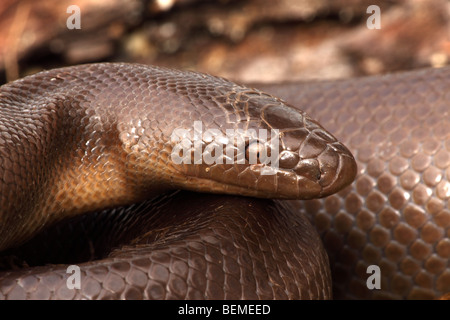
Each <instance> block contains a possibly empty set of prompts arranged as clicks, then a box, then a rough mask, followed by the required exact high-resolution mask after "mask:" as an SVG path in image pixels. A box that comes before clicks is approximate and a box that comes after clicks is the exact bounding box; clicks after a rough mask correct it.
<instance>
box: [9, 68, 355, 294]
mask: <svg viewBox="0 0 450 320" xmlns="http://www.w3.org/2000/svg"><path fill="white" fill-rule="evenodd" d="M195 120H201V121H202V123H203V126H204V130H207V129H216V130H218V131H219V132H222V133H223V134H225V132H226V130H227V129H233V130H235V131H239V130H241V131H239V136H240V137H241V138H242V140H243V141H245V143H246V146H245V149H244V150H242V149H240V150H239V151H238V153H237V154H236V155H235V157H236V158H235V159H234V160H236V159H237V157H238V155H239V152H241V154H242V155H243V157H244V158H245V161H244V163H240V164H236V162H234V163H233V164H209V165H208V164H205V163H203V164H195V165H194V164H176V163H174V162H173V161H172V158H171V157H172V149H173V148H174V146H175V142H173V141H172V140H171V134H172V133H173V132H174V130H175V129H179V128H182V129H185V130H192V128H193V126H194V121H195ZM259 129H266V130H268V131H270V130H274V129H277V130H279V135H277V136H275V137H274V138H273V139H274V141H275V140H276V141H278V145H279V147H278V148H279V149H278V150H276V149H272V150H270V151H271V154H276V152H279V158H278V159H279V167H277V168H276V169H275V171H274V174H272V175H262V174H261V172H262V170H263V169H264V165H263V164H261V163H260V162H258V163H256V164H250V163H249V155H248V154H249V152H250V151H249V150H252V149H253V148H255V144H253V143H252V142H251V141H249V139H250V136H251V131H252V130H259ZM191 132H192V131H191ZM200 142H201V143H202V145H201V147H202V148H203V150H205V148H207V144H208V142H210V141H209V140H208V138H203V140H201V141H200ZM257 148H258V146H257ZM274 148H275V147H274ZM0 150H1V152H2V153H1V157H0V205H1V207H0V235H1V236H0V250H4V249H8V248H11V247H15V246H18V245H20V244H21V243H22V242H24V241H26V240H28V239H29V238H31V237H32V236H33V235H35V234H36V233H38V232H39V231H40V230H42V229H44V228H45V227H46V226H49V225H52V224H54V223H56V222H58V221H60V220H63V219H66V218H72V217H77V216H80V215H82V214H83V213H86V212H94V211H100V210H103V209H109V211H108V213H106V217H107V219H110V220H111V219H113V220H115V221H117V220H119V222H120V223H119V226H120V225H122V226H123V229H126V228H128V227H129V226H130V224H131V225H139V226H140V227H141V228H143V227H144V225H145V222H146V221H145V220H144V221H140V222H136V221H135V220H130V218H129V216H130V215H132V214H133V211H132V210H131V209H123V210H124V211H121V212H122V213H119V216H118V217H115V213H111V208H113V207H116V206H127V205H131V204H133V203H136V202H141V201H144V200H145V199H149V198H151V197H152V196H154V195H156V194H161V193H163V192H166V191H168V190H173V189H178V188H183V189H187V190H193V191H206V192H212V193H226V194H240V195H245V196H253V197H259V198H280V199H312V198H318V197H325V196H327V195H330V194H332V193H334V192H337V191H338V190H340V189H342V188H343V187H345V186H347V185H348V184H350V183H351V182H352V181H353V179H354V176H355V174H356V165H355V161H354V159H353V157H352V155H351V153H350V152H349V151H348V150H347V149H346V147H344V146H343V145H342V144H341V143H339V142H338V141H337V140H336V138H334V137H333V136H332V135H331V134H330V133H328V132H327V131H326V130H325V129H324V128H322V127H321V126H320V125H319V124H318V123H317V122H315V121H314V120H312V119H310V118H309V117H308V116H307V115H306V114H304V113H303V112H302V111H298V110H296V109H294V108H292V107H290V106H288V105H286V103H284V102H283V101H281V100H279V99H278V98H275V97H273V96H270V95H268V94H265V93H263V92H260V91H258V90H254V89H249V88H246V87H242V86H238V85H236V84H234V83H231V82H229V81H227V80H224V79H220V78H216V77H212V76H206V75H203V74H199V73H193V72H181V71H175V70H168V69H164V68H156V67H148V66H142V65H132V64H96V65H84V66H77V67H70V68H63V69H56V70H51V71H48V72H43V73H39V74H37V75H33V76H30V77H27V78H24V79H22V80H19V81H15V82H13V83H11V84H7V85H5V86H3V87H1V89H0ZM258 151H260V150H259V149H258ZM244 152H245V154H244ZM259 154H260V153H259ZM258 160H261V159H259V158H258ZM189 195H190V198H191V199H189V200H188V199H186V196H182V198H181V199H183V200H182V201H181V200H180V198H172V197H177V196H173V195H172V196H165V197H166V198H164V199H165V202H164V201H163V203H164V205H162V204H161V203H160V202H159V201H160V200H157V199H156V200H153V201H154V202H151V203H150V204H146V205H143V206H144V208H145V209H146V210H145V212H146V213H145V214H144V213H143V214H142V215H144V216H150V217H152V218H150V220H149V222H148V221H147V222H148V225H147V227H146V229H145V228H144V229H142V230H140V231H141V232H144V233H147V236H148V237H149V238H150V239H152V241H156V247H155V242H152V244H151V245H149V244H147V242H149V241H150V240H148V239H147V238H148V237H147V238H145V239H141V238H142V237H144V236H138V240H136V239H135V240H133V239H131V240H132V243H133V244H134V245H136V244H137V243H141V244H142V243H144V244H145V245H144V247H139V249H131V251H129V250H128V251H127V250H125V249H121V250H118V251H117V253H116V255H114V257H110V258H107V259H106V260H101V261H98V262H95V263H93V264H91V263H88V264H83V265H82V269H83V272H84V274H83V275H84V276H85V278H84V281H83V286H84V287H83V289H82V290H81V291H80V292H77V293H74V292H73V291H70V290H69V289H67V287H66V286H65V280H64V276H63V275H65V269H64V268H62V269H61V268H60V269H58V267H57V268H56V269H55V268H53V267H49V268H47V269H45V268H44V269H42V268H41V269H40V268H38V269H25V270H22V271H20V272H19V273H17V272H6V273H3V274H0V294H1V295H2V296H3V297H6V298H132V297H138V298H169V297H172V298H173V297H176V298H212V299H214V298H216V299H217V298H229V297H233V298H250V297H251V298H293V299H297V298H310V299H315V298H329V297H330V283H329V279H330V278H329V273H328V271H327V266H328V261H327V259H326V256H325V254H324V251H323V249H322V248H321V246H320V245H319V244H317V237H316V236H315V232H314V231H311V230H310V229H309V228H310V226H308V224H307V222H306V221H305V219H304V217H303V215H302V214H294V213H292V212H291V213H289V212H290V211H292V210H290V209H289V208H288V207H286V206H285V205H283V204H282V203H278V204H277V203H273V202H271V201H267V200H266V202H263V200H260V201H258V200H255V199H241V198H234V199H232V198H230V197H220V196H208V197H209V199H212V200H210V205H209V207H208V206H207V205H206V203H207V202H208V201H207V200H206V199H208V197H207V196H204V195H203V196H201V195H199V194H196V195H192V194H189ZM171 199H172V200H171ZM173 199H176V201H181V202H185V203H186V202H187V204H188V207H185V206H184V207H183V206H182V208H179V207H176V206H175V207H171V206H172V205H173V204H172V202H174V201H175V200H173ZM203 199H205V200H203ZM155 201H156V202H155ZM176 201H175V202H176ZM203 202H204V203H203ZM261 204H263V206H262V207H261ZM181 205H182V204H181ZM190 206H192V207H190ZM151 208H152V209H151ZM163 209H164V210H163ZM166 209H167V210H166ZM112 211H113V212H116V211H117V210H116V211H114V209H112ZM205 212H210V214H208V215H207V217H213V216H215V214H217V213H218V212H221V214H219V215H218V217H216V218H215V220H211V219H206V218H205V217H203V216H202V215H204V214H205ZM116 213H117V212H116ZM187 213H189V214H188V216H187V217H185V218H184V219H187V220H183V219H181V218H180V215H181V216H183V215H185V214H187ZM214 213H215V214H214ZM88 215H89V216H92V217H95V213H90V214H88ZM125 215H126V218H123V217H124V216H125ZM173 216H176V217H178V218H177V219H176V221H175V222H174V223H173V224H175V226H174V227H173V228H174V229H175V230H178V229H177V227H178V225H177V223H178V224H180V225H179V226H180V229H179V230H178V231H177V232H175V231H173V230H172V224H166V225H165V227H164V228H163V229H162V230H159V229H156V230H157V231H154V230H153V229H151V228H153V227H154V224H155V219H156V218H154V217H159V219H162V220H163V221H165V220H170V219H171V217H173ZM228 216H230V218H227V217H228ZM114 217H115V218H114ZM227 219H228V220H227ZM273 219H275V220H274V221H273V222H270V223H269V222H268V223H263V221H264V220H267V221H272V220H273ZM106 221H108V220H106ZM156 221H159V220H156ZM183 221H184V222H183ZM189 221H194V222H195V223H190V222H189ZM227 221H230V222H227ZM90 223H91V224H92V223H93V222H90ZM108 223H109V222H105V221H102V222H98V221H97V224H96V225H97V226H103V225H107V224H108ZM158 223H159V222H158ZM163 224H164V223H163ZM87 225H89V222H87ZM188 226H190V228H188ZM58 228H59V227H58ZM100 228H101V227H100ZM289 228H290V230H289V231H288V230H286V229H289ZM112 229H114V232H115V233H114V232H113V233H112V235H111V234H110V237H111V238H116V237H117V239H118V238H120V237H118V236H117V235H123V234H124V231H123V229H120V227H119V228H118V229H117V227H113V228H112ZM244 229H249V230H248V232H250V233H251V234H252V235H251V236H250V235H248V234H247V231H245V232H244ZM58 230H59V231H57V232H59V234H60V235H61V234H64V233H63V232H61V230H62V229H58ZM194 231H195V232H194ZM155 232H156V236H155ZM211 232H212V233H211ZM70 233H72V231H71V232H70ZM192 233H195V235H192ZM161 234H162V235H164V236H162V235H161ZM301 234H304V235H305V239H309V240H308V241H304V240H300V239H299V237H300V235H301ZM269 235H271V236H269ZM95 237H97V236H95ZM124 237H125V238H127V237H128V236H124ZM155 237H156V240H155ZM167 237H168V238H167ZM60 238H62V236H61V237H60ZM117 239H116V240H117ZM160 239H162V240H160ZM175 239H176V240H177V241H175ZM314 239H315V240H314ZM59 240H60V239H59V238H57V241H58V242H59ZM158 240H159V241H162V243H163V244H161V243H159V242H158ZM68 241H69V242H70V240H68ZM100 241H101V240H100ZM241 241H243V242H241ZM87 242H88V243H89V244H90V245H91V246H92V247H95V246H96V245H95V243H93V242H94V240H89V239H88V240H87ZM123 244H124V243H122V242H121V241H119V243H117V244H116V245H123ZM256 244H257V245H256ZM41 245H42V242H41ZM254 245H256V247H255V248H253V246H254ZM233 247H234V249H233ZM135 250H136V251H135ZM180 250H181V251H183V250H184V252H185V254H179V251H180ZM210 251H215V252H216V253H214V254H212V253H211V252H210ZM258 251H261V252H260V253H258ZM266 253H268V254H266ZM193 256H195V258H192V257H193ZM288 257H289V258H288ZM280 259H281V260H280ZM27 263H28V262H27ZM205 268H206V269H205ZM106 269H108V270H109V271H110V272H107V273H106V278H102V277H101V278H102V279H99V278H98V277H97V276H95V275H98V274H104V275H105V270H106ZM99 270H101V271H99ZM205 270H206V275H207V277H205ZM300 270H301V271H300ZM52 276H53V278H52ZM65 276H66V277H67V275H65ZM49 278H50V279H55V278H59V279H60V281H59V282H57V283H54V282H53V281H51V285H50V286H49V281H50V280H49ZM137 279H139V281H138V280H137ZM211 281H212V282H211ZM127 285H129V286H127ZM161 288H166V289H164V290H166V291H164V290H163V291H164V292H161Z"/></svg>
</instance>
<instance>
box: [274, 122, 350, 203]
mask: <svg viewBox="0 0 450 320" xmlns="http://www.w3.org/2000/svg"><path fill="white" fill-rule="evenodd" d="M303 117H304V120H303V124H304V126H303V127H301V128H299V129H289V130H286V131H284V132H283V134H282V137H281V140H282V145H283V147H284V150H283V151H282V152H281V154H280V161H279V163H280V169H282V170H290V171H291V172H293V173H294V174H295V175H296V183H297V186H298V188H297V190H298V193H299V194H298V195H297V197H298V198H305V199H306V198H317V197H325V196H328V195H330V194H333V193H335V192H338V191H339V190H341V189H342V188H344V187H345V186H347V185H349V184H350V183H351V182H352V181H353V180H354V178H355V175H356V162H355V160H354V158H353V156H352V154H351V152H350V151H349V150H348V149H347V148H346V147H345V146H344V145H343V144H342V143H340V142H339V141H338V140H337V139H336V138H335V137H334V136H333V135H331V134H330V133H329V132H328V131H326V130H325V129H324V128H323V127H321V126H320V125H319V124H318V123H317V122H316V121H314V120H312V119H310V118H309V117H308V116H306V115H303Z"/></svg>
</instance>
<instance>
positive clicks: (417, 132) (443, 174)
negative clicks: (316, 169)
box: [259, 67, 450, 299]
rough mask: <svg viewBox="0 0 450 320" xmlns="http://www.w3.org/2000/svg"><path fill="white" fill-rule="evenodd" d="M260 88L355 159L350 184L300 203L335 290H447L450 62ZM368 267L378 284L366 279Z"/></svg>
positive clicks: (343, 294)
mask: <svg viewBox="0 0 450 320" xmlns="http://www.w3.org/2000/svg"><path fill="white" fill-rule="evenodd" d="M259 88H260V89H262V90H265V91H267V92H269V93H271V94H274V95H277V96H279V97H280V98H283V99H285V100H286V101H288V102H289V103H291V104H292V105H295V106H297V107H298V108H301V109H302V110H303V111H305V112H307V113H308V114H310V115H311V116H312V117H314V118H315V119H317V120H318V121H319V122H320V123H321V124H322V125H323V126H325V127H326V128H327V129H328V130H330V131H331V132H333V134H334V135H335V136H336V137H337V138H338V139H339V141H341V142H342V143H344V144H345V145H346V146H347V147H348V148H349V149H350V151H351V152H352V153H353V155H354V156H355V159H356V161H357V164H358V174H357V177H356V180H355V182H354V183H353V184H351V186H349V187H347V188H345V189H344V190H343V191H341V192H338V193H337V194H335V195H331V196H329V197H327V198H324V199H321V200H318V199H317V200H309V201H305V202H297V206H298V208H301V209H302V210H305V211H306V212H308V213H309V214H310V215H311V219H312V222H313V224H314V225H315V226H316V227H317V229H318V231H319V232H320V234H321V237H322V239H323V241H324V244H325V247H326V249H327V252H328V255H329V257H330V262H331V266H332V274H333V289H334V293H335V294H334V297H335V298H338V299H349V298H353V299H374V298H383V299H437V298H439V297H440V296H442V295H444V294H446V293H448V292H450V265H449V261H450V239H449V237H450V95H449V92H450V68H448V67H447V68H442V69H424V70H418V71H413V72H405V73H398V74H392V75H385V76H374V77H367V78H361V79H349V80H343V81H342V80H340V81H326V82H317V83H314V82H312V83H292V84H288V83H285V84H282V85H261V86H259ZM369 265H378V266H379V267H380V269H381V289H380V290H369V289H368V288H367V286H366V279H367V277H368V276H369V274H367V273H366V270H367V267H368V266H369Z"/></svg>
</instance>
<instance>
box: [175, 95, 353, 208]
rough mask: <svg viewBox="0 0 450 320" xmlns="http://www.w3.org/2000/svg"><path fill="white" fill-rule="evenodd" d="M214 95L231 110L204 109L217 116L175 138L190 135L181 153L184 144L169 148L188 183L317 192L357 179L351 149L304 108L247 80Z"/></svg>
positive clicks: (248, 191)
mask: <svg viewBox="0 0 450 320" xmlns="http://www.w3.org/2000/svg"><path fill="white" fill-rule="evenodd" d="M215 99H216V101H217V102H218V104H219V105H220V107H219V108H218V110H219V111H218V113H219V114H221V113H222V112H223V111H224V110H225V113H226V114H227V117H222V118H219V117H218V116H217V114H210V115H206V116H205V117H204V118H206V119H211V118H214V117H215V118H216V120H215V121H209V122H208V123H206V124H204V123H203V122H197V124H196V126H197V127H195V124H194V130H193V131H184V133H181V134H180V135H179V136H178V138H179V139H175V140H177V141H178V142H181V141H182V139H181V138H186V137H189V139H188V140H184V147H186V148H187V149H186V150H185V151H184V152H181V153H180V150H181V149H183V148H184V147H183V143H179V144H178V145H177V146H174V149H173V150H174V152H172V155H174V154H175V158H176V159H177V160H178V165H179V167H178V170H179V171H181V172H183V173H184V174H185V175H186V177H185V179H183V187H184V188H186V186H188V188H189V189H191V190H196V191H202V192H214V193H230V194H241V195H246V196H255V197H267V198H281V199H312V198H320V197H325V196H328V195H330V194H333V193H335V192H338V191H339V190H341V189H342V188H344V187H346V186H347V185H349V184H350V183H351V182H352V181H353V180H354V178H355V176H356V162H355V160H354V158H353V156H352V154H351V152H350V151H349V150H348V149H347V148H346V147H345V146H344V145H343V144H341V143H340V142H339V141H338V140H337V139H336V138H335V137H334V136H333V135H332V134H330V133H329V132H328V131H327V130H325V129H324V128H323V127H322V126H321V125H320V124H319V123H318V122H316V121H314V120H313V119H311V118H310V117H309V116H307V115H306V114H305V113H304V112H302V111H299V110H297V109H296V108H294V107H292V106H289V105H287V104H286V103H285V102H283V101H282V100H280V99H278V98H275V97H273V96H270V95H268V94H265V93H262V92H259V91H257V90H252V89H247V88H244V87H238V88H237V89H236V88H234V89H233V90H232V94H230V93H227V95H226V98H224V99H219V98H217V97H216V98H215ZM225 102H226V103H225ZM217 119H221V120H217ZM218 124H219V125H218ZM192 132H194V136H192ZM195 133H196V134H195ZM192 138H193V139H192ZM186 151H187V152H186ZM183 157H184V158H183ZM180 159H187V160H188V161H187V162H184V163H182V161H181V162H180Z"/></svg>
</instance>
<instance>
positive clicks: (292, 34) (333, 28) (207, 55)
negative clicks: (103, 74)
mask: <svg viewBox="0 0 450 320" xmlns="http://www.w3.org/2000/svg"><path fill="white" fill-rule="evenodd" d="M73 4H75V5H77V6H79V8H80V10H81V29H79V30H78V29H74V30H69V29H68V28H67V27H66V20H67V19H68V18H69V16H71V13H67V12H66V11H67V8H68V7H69V6H70V5H73ZM370 5H377V6H379V8H380V9H381V29H379V30H377V29H373V30H371V29H368V28H367V26H366V21H367V19H368V18H369V17H370V16H371V13H366V10H367V8H368V7H369V6H370ZM449 17H450V5H449V2H448V1H446V0H392V1H388V0H381V1H375V0H371V1H368V0H148V1H143V0H97V1H93V0H77V1H73V0H70V1H65V0H40V1H33V0H30V1H27V0H2V2H1V3H0V30H1V33H0V83H4V82H6V81H11V80H14V79H17V78H18V77H22V76H24V75H26V74H30V73H34V72H37V71H40V70H43V69H49V68H53V67H59V66H66V65H73V64H80V63H89V62H100V61H127V62H139V63H145V64H155V65H163V66H170V67H176V68H182V69H191V70H198V71H202V72H207V73H210V74H214V75H219V76H223V77H226V78H229V79H232V80H235V81H238V82H279V81H286V80H297V79H311V78H344V77H354V76H358V75H364V74H376V73H386V72H389V71H397V70H405V69H413V68H420V67H427V66H435V67H438V66H443V65H446V64H448V63H449V59H450V58H449V57H450V25H449V21H450V19H449Z"/></svg>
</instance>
